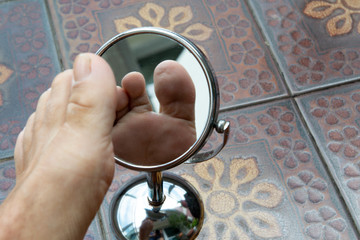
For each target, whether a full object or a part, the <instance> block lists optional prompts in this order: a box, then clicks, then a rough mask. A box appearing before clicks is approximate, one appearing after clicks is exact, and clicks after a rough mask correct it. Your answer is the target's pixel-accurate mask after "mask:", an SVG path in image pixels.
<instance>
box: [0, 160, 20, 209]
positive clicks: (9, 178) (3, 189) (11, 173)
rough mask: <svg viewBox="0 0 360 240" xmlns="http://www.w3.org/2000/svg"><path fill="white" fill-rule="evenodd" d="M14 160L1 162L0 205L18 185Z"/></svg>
mask: <svg viewBox="0 0 360 240" xmlns="http://www.w3.org/2000/svg"><path fill="white" fill-rule="evenodd" d="M15 178H16V174H15V164H14V161H13V160H9V161H3V162H0V204H1V203H2V202H3V201H4V200H5V198H6V197H7V195H8V194H9V193H10V191H11V190H12V189H13V188H14V187H15V183H16V179H15Z"/></svg>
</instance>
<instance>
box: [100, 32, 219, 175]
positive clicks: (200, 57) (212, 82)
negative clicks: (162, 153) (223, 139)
mask: <svg viewBox="0 0 360 240" xmlns="http://www.w3.org/2000/svg"><path fill="white" fill-rule="evenodd" d="M143 33H145V34H157V35H161V36H164V37H168V38H170V39H171V40H173V41H175V42H177V43H179V44H180V45H182V46H183V47H184V48H186V49H187V50H188V51H189V52H190V53H191V54H192V55H193V56H194V57H195V58H196V60H197V62H198V63H199V64H200V66H201V68H202V69H203V72H204V74H205V76H206V81H207V83H208V90H209V95H210V96H209V101H210V104H209V115H208V119H207V121H206V124H205V128H204V130H203V132H201V136H200V137H199V138H198V139H197V140H196V141H195V142H194V144H193V145H192V146H191V147H190V148H189V149H188V150H187V151H186V152H185V153H183V154H182V155H180V156H179V157H177V158H175V159H173V160H171V161H169V162H167V163H164V164H161V165H154V166H146V165H136V164H131V163H129V162H126V161H124V160H122V159H119V158H117V157H116V156H115V157H114V158H115V161H116V163H117V164H119V165H121V166H124V167H127V168H129V169H132V170H136V171H147V172H149V171H150V172H153V171H164V170H167V169H170V168H173V167H176V166H178V165H180V164H181V163H184V162H185V161H186V160H188V159H190V158H191V157H192V156H193V155H195V154H196V153H197V152H198V151H200V150H201V148H202V147H203V146H204V145H205V143H206V141H207V139H208V138H209V137H210V135H211V133H212V132H213V131H214V129H215V128H216V124H217V118H218V111H219V104H220V103H219V95H220V93H219V87H218V84H217V81H216V76H215V72H214V70H213V68H212V66H211V65H210V62H209V60H208V58H207V57H206V55H205V54H204V53H203V52H202V51H201V50H200V49H199V48H198V47H197V46H196V45H195V44H194V43H193V42H192V41H191V40H189V39H188V38H186V37H184V36H182V35H180V34H178V33H175V32H172V31H170V30H167V29H163V28H158V27H139V28H133V29H130V30H127V31H125V32H122V33H119V34H118V35H116V36H114V37H112V38H111V39H109V40H108V41H106V42H105V43H104V44H103V45H102V46H101V47H100V48H99V49H98V50H97V51H96V53H95V54H96V55H99V56H102V54H103V53H104V52H105V51H106V50H108V49H109V48H110V47H111V46H113V45H114V44H115V43H116V42H118V41H120V40H121V39H124V38H127V37H130V36H133V35H138V34H143Z"/></svg>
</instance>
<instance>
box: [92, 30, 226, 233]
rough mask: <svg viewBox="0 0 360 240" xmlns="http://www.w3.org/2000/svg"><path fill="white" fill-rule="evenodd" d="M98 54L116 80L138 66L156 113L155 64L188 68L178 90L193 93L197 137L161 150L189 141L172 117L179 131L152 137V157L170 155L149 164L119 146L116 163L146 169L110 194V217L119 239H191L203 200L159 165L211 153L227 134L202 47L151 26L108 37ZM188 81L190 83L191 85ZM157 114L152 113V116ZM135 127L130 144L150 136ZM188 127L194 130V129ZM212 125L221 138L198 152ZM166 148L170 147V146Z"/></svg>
mask: <svg viewBox="0 0 360 240" xmlns="http://www.w3.org/2000/svg"><path fill="white" fill-rule="evenodd" d="M97 54H98V55H100V56H102V57H103V58H104V59H105V60H106V61H107V62H108V63H109V65H110V66H111V68H112V70H113V72H114V75H115V78H116V81H117V84H118V85H119V86H120V85H121V83H122V80H123V78H124V76H125V75H126V74H127V73H129V72H132V71H137V72H140V73H141V74H142V75H143V76H144V80H146V81H145V85H146V91H147V94H148V97H149V99H150V100H151V101H150V103H151V106H152V109H153V110H154V112H155V114H160V113H161V104H159V101H157V100H156V97H158V96H157V94H156V91H154V90H156V85H155V81H154V69H155V67H156V66H157V65H158V64H160V63H161V62H163V61H165V60H173V61H176V62H177V64H179V65H182V66H183V67H184V68H185V70H186V71H187V73H188V74H189V76H190V78H191V81H192V84H189V85H186V86H187V87H186V89H185V91H183V92H182V93H185V92H187V93H191V92H193V94H194V95H193V96H194V97H195V103H194V119H195V120H196V121H195V120H194V125H195V131H196V139H194V142H193V143H192V145H191V146H190V147H189V148H188V149H187V150H186V149H185V151H184V152H182V153H177V154H178V155H177V156H172V155H171V156H170V155H164V154H163V152H162V150H163V149H165V150H168V148H170V147H169V146H171V148H174V149H180V146H179V144H181V143H186V144H187V141H182V140H183V139H182V137H180V135H181V134H179V133H182V132H181V131H183V130H182V129H183V128H178V127H179V125H176V123H179V121H175V122H174V123H175V124H174V125H172V128H171V129H178V132H176V131H170V133H172V134H163V135H160V137H158V138H156V141H155V143H156V144H158V145H157V146H160V148H159V149H157V153H158V155H156V157H154V159H151V160H159V159H160V157H159V156H161V157H164V158H165V160H167V159H168V160H169V161H165V162H162V161H158V162H156V161H154V162H155V163H153V164H152V163H151V162H152V161H150V164H149V165H147V164H144V163H148V162H147V161H145V160H144V161H142V162H140V163H137V160H139V159H140V160H143V159H142V158H137V157H128V156H126V155H125V156H122V155H121V154H122V152H120V153H119V154H117V153H116V152H115V160H116V163H117V164H120V165H122V166H124V167H127V168H129V169H132V170H136V171H142V172H145V173H144V174H142V175H139V176H138V177H135V178H133V179H131V180H130V181H129V182H127V183H126V184H125V185H123V186H122V187H121V188H120V189H119V191H118V192H117V194H116V195H115V196H114V197H113V200H112V202H111V206H110V223H111V227H112V230H113V232H114V233H115V236H116V238H119V239H128V240H132V239H134V240H136V239H139V240H145V239H146V240H147V239H151V240H160V239H164V240H175V239H184V240H188V239H195V238H196V236H198V234H199V232H200V229H201V227H202V225H203V221H204V206H203V202H202V200H201V199H200V194H199V193H198V192H197V190H196V189H195V188H194V187H193V186H192V185H190V184H189V183H188V182H187V181H186V180H185V179H183V178H181V177H179V176H177V175H175V174H171V173H167V172H162V171H165V170H167V169H171V168H173V167H176V166H178V165H180V164H182V163H185V162H186V163H199V162H203V161H206V160H208V159H210V158H213V157H214V156H216V155H217V154H218V153H219V152H220V151H221V149H222V148H223V147H224V146H225V144H226V142H227V140H228V137H229V131H230V123H229V122H228V121H225V120H219V119H218V118H217V117H218V109H219V90H218V86H217V82H216V77H215V74H214V73H213V71H212V67H211V66H210V63H209V62H208V60H207V58H206V56H205V55H204V54H203V53H202V51H201V50H200V49H199V48H198V47H197V46H196V45H195V44H194V43H192V42H191V41H190V40H189V39H186V38H185V37H183V36H181V35H179V34H177V33H175V32H171V31H169V30H166V29H161V28H154V27H142V28H134V29H131V30H128V31H126V32H124V33H120V34H118V35H116V36H115V37H113V38H112V39H110V40H109V41H108V42H106V43H105V44H104V45H103V46H102V47H101V48H100V49H99V50H98V51H97ZM185 82H186V80H185ZM157 86H159V85H157ZM173 86H175V85H173ZM176 86H177V85H176ZM192 87H194V89H193V90H192ZM178 90H179V92H181V91H180V90H184V89H181V88H179V89H178ZM182 96H184V94H182ZM187 110H189V109H187ZM188 112H189V111H188ZM190 112H191V111H190ZM155 114H154V115H152V116H156V115H155ZM131 116H137V115H131ZM158 116H159V115H158ZM162 116H166V114H164V115H162ZM171 117H172V118H173V117H174V116H171ZM173 120H174V119H173ZM151 126H152V125H149V126H148V129H146V130H149V129H152V130H153V131H154V132H156V131H158V130H162V131H166V129H165V128H162V126H164V125H157V127H155V128H152V127H151ZM180 126H181V125H180ZM119 129H122V128H119ZM134 129H135V130H134V131H133V135H131V136H132V137H134V136H135V140H134V139H129V143H131V144H133V145H136V144H137V143H139V142H141V140H143V141H144V139H146V138H142V137H146V136H149V134H142V132H141V130H139V129H137V128H134ZM187 130H188V131H189V132H190V133H192V129H187ZM213 130H216V132H217V133H219V134H221V135H223V141H222V143H221V144H220V145H219V146H217V147H214V148H212V150H209V151H206V150H205V151H204V152H201V148H202V147H203V146H204V144H205V143H206V141H207V139H208V138H209V137H210V135H211V134H212V132H213ZM147 133H149V132H148V131H147ZM150 133H151V132H150ZM118 134H121V132H120V133H119V132H118ZM150 135H151V134H150ZM127 136H129V135H127ZM151 136H152V135H151ZM154 139H155V138H154ZM173 139H174V140H175V142H176V141H177V142H176V144H173V145H171V144H169V145H166V144H165V143H171V142H173V141H169V140H173ZM184 139H185V138H184ZM137 141H139V142H137ZM121 144H122V142H120V145H119V146H120V147H123V148H124V149H125V148H126V147H125V145H121ZM162 144H163V145H162ZM127 146H128V145H127ZM182 150H184V149H182ZM182 150H181V151H182ZM166 152H172V153H173V152H174V151H165V153H166ZM134 160H136V161H134Z"/></svg>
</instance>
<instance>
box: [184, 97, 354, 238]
mask: <svg viewBox="0 0 360 240" xmlns="http://www.w3.org/2000/svg"><path fill="white" fill-rule="evenodd" d="M223 115H224V116H225V117H226V119H227V120H229V121H231V127H232V130H231V135H230V140H229V143H228V145H227V146H226V148H225V149H224V150H223V151H222V152H221V153H220V154H219V155H218V156H217V157H216V158H214V159H212V160H209V161H207V162H203V163H200V164H195V165H193V166H188V167H187V169H186V171H185V173H182V174H181V176H182V177H184V178H185V179H187V180H188V181H190V182H191V183H192V184H193V185H194V186H195V187H196V188H197V189H198V190H199V191H200V194H201V196H202V198H203V201H204V204H205V211H206V212H205V216H206V217H205V223H204V228H203V230H202V231H201V233H200V236H199V239H265V238H279V239H332V238H334V239H336V238H337V239H356V229H355V228H354V226H353V225H352V219H351V216H350V215H348V213H347V210H346V207H344V205H343V203H342V201H341V197H339V196H337V190H336V188H335V187H334V185H333V184H332V181H331V178H329V176H328V173H327V171H326V170H325V168H324V167H323V165H322V162H321V158H320V157H319V155H318V154H317V152H316V149H315V147H313V145H312V142H311V139H310V137H309V136H308V133H307V131H306V129H305V128H304V126H303V125H302V123H301V120H300V119H301V117H300V116H299V114H298V113H297V111H296V110H295V107H294V105H293V103H292V102H291V101H290V100H285V101H281V102H274V103H270V104H266V105H262V106H258V107H251V108H246V109H243V110H238V111H232V112H227V113H224V114H223Z"/></svg>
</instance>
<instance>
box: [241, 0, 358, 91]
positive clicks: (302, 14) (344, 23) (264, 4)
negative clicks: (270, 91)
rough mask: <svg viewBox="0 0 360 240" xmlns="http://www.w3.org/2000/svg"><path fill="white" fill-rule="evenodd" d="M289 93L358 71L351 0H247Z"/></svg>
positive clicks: (342, 79) (354, 6)
mask: <svg viewBox="0 0 360 240" xmlns="http://www.w3.org/2000/svg"><path fill="white" fill-rule="evenodd" d="M248 3H249V5H251V7H252V9H253V11H254V13H255V15H256V18H257V20H258V22H259V24H260V26H261V28H262V30H263V32H264V33H265V35H266V38H267V41H268V42H269V44H270V47H271V49H272V51H273V53H274V55H275V57H276V60H277V62H278V63H279V66H280V68H281V71H282V72H283V74H284V77H285V79H286V82H287V84H288V86H289V88H290V89H291V91H292V93H294V94H295V93H299V92H306V91H309V90H312V89H316V88H322V87H327V86H333V85H336V84H338V83H342V82H348V81H353V80H356V79H358V78H359V76H360V52H359V50H360V41H359V36H360V35H359V34H360V31H359V27H358V26H359V18H358V14H359V13H360V5H359V3H358V1H356V0H341V1H340V0H337V1H335V0H334V1H328V0H321V1H311V0H260V1H248Z"/></svg>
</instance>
